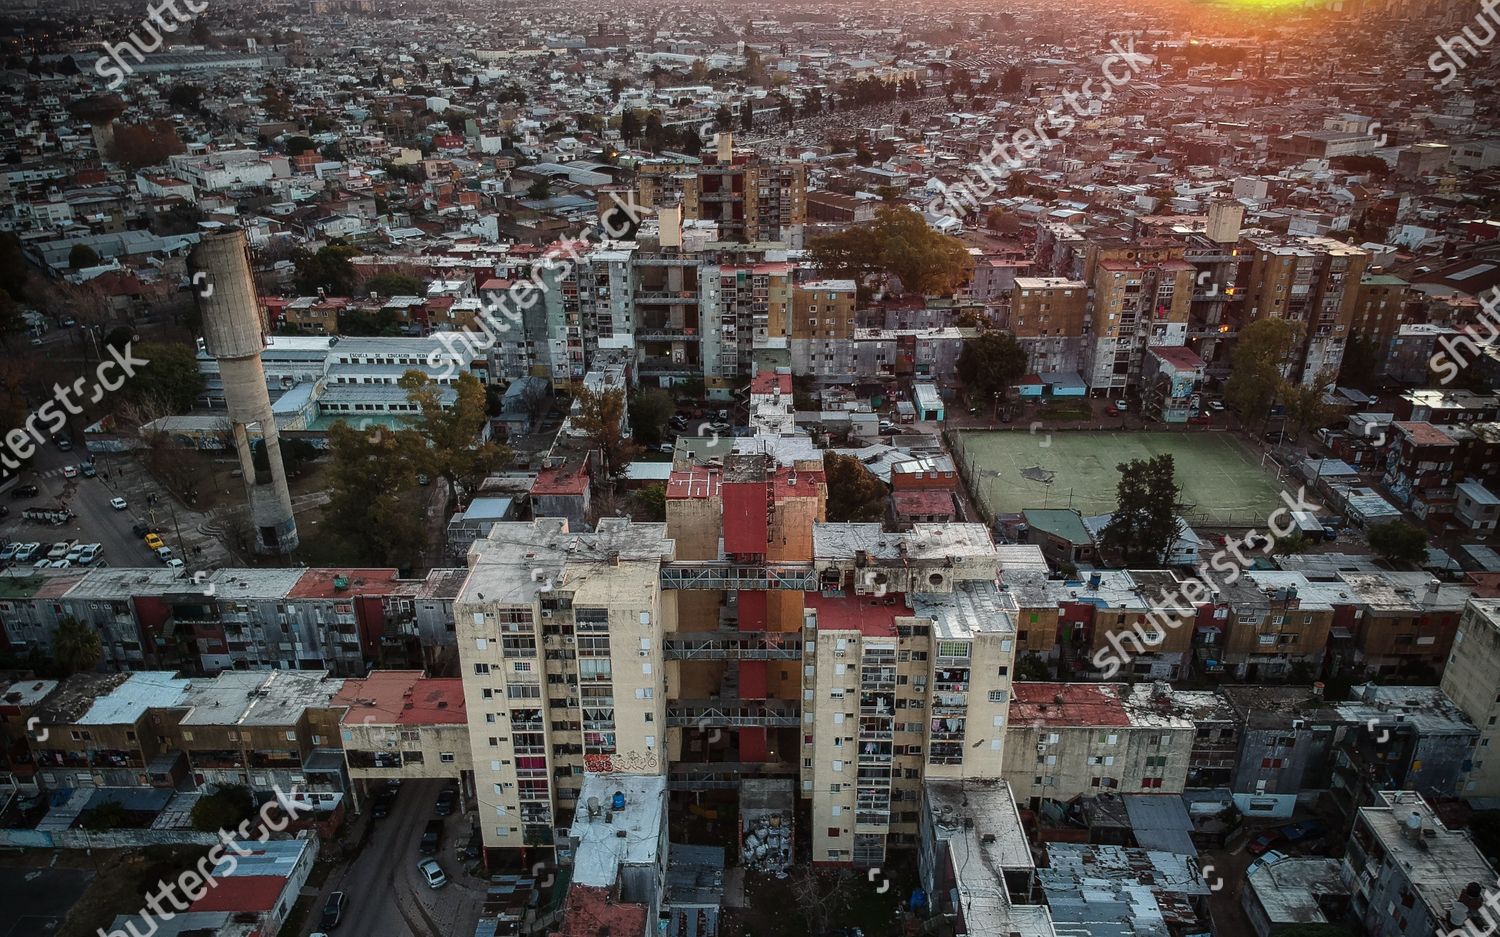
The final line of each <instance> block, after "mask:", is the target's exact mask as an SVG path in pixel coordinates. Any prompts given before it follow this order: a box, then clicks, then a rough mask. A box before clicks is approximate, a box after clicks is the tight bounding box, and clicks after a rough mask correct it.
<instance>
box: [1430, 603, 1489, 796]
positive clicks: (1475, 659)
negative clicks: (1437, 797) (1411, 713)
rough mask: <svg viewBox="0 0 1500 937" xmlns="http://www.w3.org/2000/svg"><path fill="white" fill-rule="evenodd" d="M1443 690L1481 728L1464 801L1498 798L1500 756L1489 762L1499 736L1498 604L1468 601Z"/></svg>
mask: <svg viewBox="0 0 1500 937" xmlns="http://www.w3.org/2000/svg"><path fill="white" fill-rule="evenodd" d="M1442 688H1443V692H1444V693H1447V694H1448V696H1449V697H1451V698H1452V700H1453V702H1454V703H1455V704H1456V705H1457V706H1458V708H1459V709H1462V710H1463V711H1464V714H1465V715H1467V716H1468V717H1469V720H1470V721H1471V722H1473V723H1474V725H1475V726H1477V727H1478V728H1479V738H1478V739H1477V740H1476V741H1475V748H1474V756H1473V758H1472V760H1471V761H1470V763H1469V773H1468V776H1467V778H1466V779H1465V780H1464V782H1463V796H1465V797H1494V796H1496V795H1497V794H1500V757H1497V758H1489V757H1488V753H1489V751H1490V749H1491V748H1492V747H1494V746H1491V745H1490V742H1491V741H1493V740H1494V739H1495V738H1496V737H1500V599H1478V598H1476V599H1470V600H1469V603H1468V605H1467V606H1466V607H1465V608H1464V612H1463V616H1462V617H1461V618H1459V620H1458V633H1457V634H1455V635H1454V636H1453V651H1452V653H1451V654H1449V655H1448V663H1447V665H1446V666H1444V668H1443V682H1442Z"/></svg>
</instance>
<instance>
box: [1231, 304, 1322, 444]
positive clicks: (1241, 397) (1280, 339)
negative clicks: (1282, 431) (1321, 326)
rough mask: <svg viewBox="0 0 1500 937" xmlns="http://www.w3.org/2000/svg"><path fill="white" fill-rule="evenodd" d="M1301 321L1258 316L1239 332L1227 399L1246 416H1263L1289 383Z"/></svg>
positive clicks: (1299, 338)
mask: <svg viewBox="0 0 1500 937" xmlns="http://www.w3.org/2000/svg"><path fill="white" fill-rule="evenodd" d="M1302 334H1303V327H1302V324H1301V323H1300V322H1292V321H1290V320H1287V319H1259V320H1257V321H1255V322H1252V323H1250V325H1248V326H1246V327H1245V329H1244V330H1243V331H1241V332H1240V336H1239V340H1238V341H1237V342H1236V343H1235V347H1234V357H1233V358H1231V359H1230V372H1229V380H1228V381H1227V382H1226V383H1225V384H1224V399H1226V400H1227V401H1229V403H1230V404H1231V405H1232V406H1233V407H1234V408H1235V409H1236V410H1238V411H1239V413H1240V418H1241V419H1243V420H1256V419H1260V418H1263V417H1264V416H1265V415H1266V414H1267V413H1268V412H1269V411H1270V409H1271V406H1272V405H1273V404H1274V403H1275V402H1276V398H1277V397H1278V396H1279V395H1280V394H1281V392H1282V391H1283V390H1284V389H1285V387H1286V386H1287V384H1286V377H1285V374H1286V371H1287V369H1288V368H1289V367H1290V366H1291V364H1292V359H1293V355H1295V354H1296V351H1297V348H1298V347H1299V345H1300V344H1301V342H1302Z"/></svg>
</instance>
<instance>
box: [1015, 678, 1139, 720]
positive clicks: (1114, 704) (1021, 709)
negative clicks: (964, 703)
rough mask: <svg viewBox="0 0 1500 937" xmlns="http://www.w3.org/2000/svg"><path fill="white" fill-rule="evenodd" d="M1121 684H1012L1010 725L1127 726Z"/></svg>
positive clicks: (1128, 718)
mask: <svg viewBox="0 0 1500 937" xmlns="http://www.w3.org/2000/svg"><path fill="white" fill-rule="evenodd" d="M1124 687H1126V684H1123V683H1013V684H1011V704H1010V723H1011V725H1044V726H1066V727H1080V726H1086V727H1101V728H1102V727H1110V726H1117V727H1120V728H1127V727H1129V726H1130V716H1129V715H1128V714H1127V713H1126V712H1125V703H1124V700H1123V699H1122V698H1121V695H1120V694H1121V690H1122V689H1123V688H1124Z"/></svg>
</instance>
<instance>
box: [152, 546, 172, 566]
mask: <svg viewBox="0 0 1500 937" xmlns="http://www.w3.org/2000/svg"><path fill="white" fill-rule="evenodd" d="M156 558H157V559H159V560H161V561H162V562H163V563H165V562H167V561H169V560H170V559H172V548H171V547H157V549H156Z"/></svg>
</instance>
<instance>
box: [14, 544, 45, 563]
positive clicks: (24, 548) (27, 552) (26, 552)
mask: <svg viewBox="0 0 1500 937" xmlns="http://www.w3.org/2000/svg"><path fill="white" fill-rule="evenodd" d="M41 548H42V545H41V544H40V543H37V542H36V541H35V540H33V541H32V542H30V543H23V544H21V545H20V546H19V547H18V548H16V562H17V563H28V562H30V561H31V560H32V559H34V558H35V557H36V555H37V551H39V550H41Z"/></svg>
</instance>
